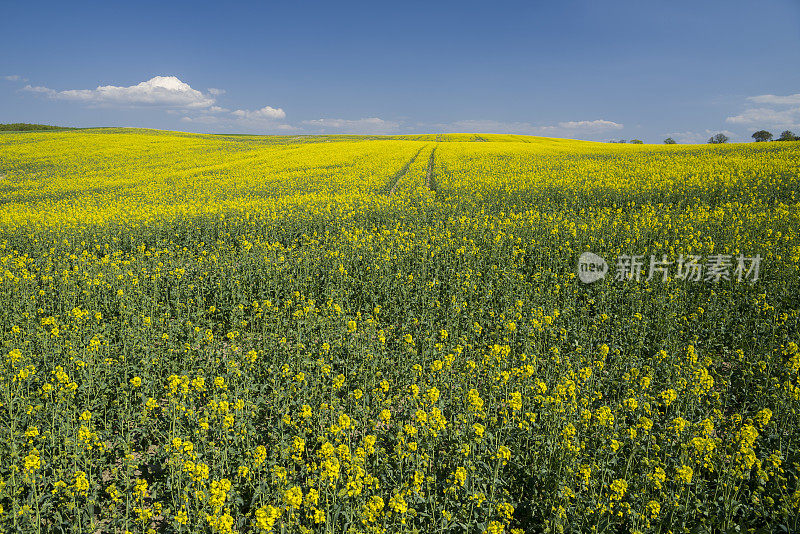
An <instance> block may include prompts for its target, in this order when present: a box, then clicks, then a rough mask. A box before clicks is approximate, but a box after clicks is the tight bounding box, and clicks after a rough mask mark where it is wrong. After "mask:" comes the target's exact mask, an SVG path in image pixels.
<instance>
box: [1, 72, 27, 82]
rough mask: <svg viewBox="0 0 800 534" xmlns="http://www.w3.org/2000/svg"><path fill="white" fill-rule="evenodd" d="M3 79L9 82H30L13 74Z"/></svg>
mask: <svg viewBox="0 0 800 534" xmlns="http://www.w3.org/2000/svg"><path fill="white" fill-rule="evenodd" d="M3 79H4V80H7V81H9V82H27V81H28V78H23V77H22V76H20V75H19V74H11V75H9V76H3Z"/></svg>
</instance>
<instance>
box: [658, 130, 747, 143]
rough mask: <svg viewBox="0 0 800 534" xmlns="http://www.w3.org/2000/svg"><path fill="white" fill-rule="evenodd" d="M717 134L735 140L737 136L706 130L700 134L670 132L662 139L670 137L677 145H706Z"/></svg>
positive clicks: (729, 132)
mask: <svg viewBox="0 0 800 534" xmlns="http://www.w3.org/2000/svg"><path fill="white" fill-rule="evenodd" d="M718 133H721V134H725V135H727V136H728V137H730V138H732V139H733V138H736V137H738V135H737V134H736V133H735V132H732V131H730V130H710V129H706V130H704V131H702V132H693V131H685V132H670V133H666V134H664V137H665V138H666V137H672V138H673V139H674V140H675V141H677V142H678V143H685V144H693V143H707V142H708V138H709V137H711V136H713V135H716V134H718Z"/></svg>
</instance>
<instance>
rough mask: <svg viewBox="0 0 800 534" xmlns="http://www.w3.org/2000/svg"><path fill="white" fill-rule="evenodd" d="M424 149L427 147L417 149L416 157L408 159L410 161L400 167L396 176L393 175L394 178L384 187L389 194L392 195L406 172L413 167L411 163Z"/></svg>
mask: <svg viewBox="0 0 800 534" xmlns="http://www.w3.org/2000/svg"><path fill="white" fill-rule="evenodd" d="M424 149H425V147H424V146H423V147H421V148H420V149H419V150H417V153H416V154H414V157H412V158H411V159H410V160H408V162H407V163H406V164H405V165H403V166H402V167H400V170H399V171H397V172H396V173H395V174H394V176H392V179H391V180H389V183H388V184H386V187H384V192H385V193H386V195H387V196H392V193H394V190H395V189H397V184H399V183H400V179H401V178H402V177H403V176H405V174H406V173H407V172H408V169H409V168H411V165H412V164H413V163H414V161H415V160H416V159H417V156H419V155H420V153H421V152H422V151H423V150H424Z"/></svg>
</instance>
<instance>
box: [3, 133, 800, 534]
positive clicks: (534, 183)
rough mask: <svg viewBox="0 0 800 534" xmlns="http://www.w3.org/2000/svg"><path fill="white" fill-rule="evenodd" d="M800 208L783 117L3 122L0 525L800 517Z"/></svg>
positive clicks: (700, 528) (687, 523) (363, 524)
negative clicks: (107, 124)
mask: <svg viewBox="0 0 800 534" xmlns="http://www.w3.org/2000/svg"><path fill="white" fill-rule="evenodd" d="M798 229H800V143H791V142H787V143H758V144H756V143H752V144H747V145H727V146H726V145H721V146H685V145H684V146H681V145H676V146H648V145H617V144H598V143H588V142H580V141H567V140H556V139H545V138H533V137H517V136H491V135H483V136H475V135H438V136H437V135H429V136H408V137H391V138H390V137H386V138H380V137H371V138H366V137H334V136H331V137H291V136H287V137H248V136H210V135H192V134H180V133H169V132H157V131H148V130H113V129H97V130H75V131H67V132H40V133H4V134H0V339H1V340H2V348H1V349H0V531H4V532H86V533H95V532H119V533H123V532H132V533H153V532H155V533H162V532H186V533H188V532H215V533H230V532H241V533H244V532H276V533H277V532H283V533H289V532H328V533H339V532H364V533H373V532H390V533H393V532H420V533H434V532H442V533H443V532H489V533H493V534H498V533H502V532H506V533H515V534H516V533H522V532H554V533H562V532H607V533H611V532H613V533H617V532H643V533H644V532H663V533H666V532H675V533H677V532H709V533H711V532H739V531H742V532H743V531H747V530H748V529H753V530H752V531H754V532H786V531H792V532H796V531H797V530H798V529H800V521H798V519H797V518H798V517H800V484H798V477H800V377H799V375H798V372H800V351H799V350H798V342H800V332H798V311H800V282H799V275H800V272H799V266H800V235H799V234H798V232H799V231H800V230H798ZM584 251H592V252H594V253H596V254H599V255H600V256H602V257H604V258H606V260H608V262H609V264H611V266H612V268H613V260H614V258H615V257H617V256H620V255H643V256H644V257H645V259H646V262H647V261H649V256H650V255H651V254H652V255H656V256H657V257H659V258H662V257H663V256H666V257H667V258H671V259H672V260H673V261H674V260H675V259H676V258H678V257H679V256H681V255H684V256H687V257H688V256H689V255H698V256H701V257H703V258H708V257H709V256H711V255H714V254H728V255H731V256H732V257H733V258H734V264H735V257H736V256H737V255H739V254H742V255H745V256H748V257H752V256H755V255H756V254H759V255H760V257H761V258H762V261H761V268H760V273H759V277H758V279H757V280H755V281H752V280H742V281H739V280H737V279H736V277H734V276H732V277H731V280H721V281H719V282H714V281H704V280H702V279H701V280H699V281H691V280H681V279H676V278H675V277H671V279H670V280H667V281H663V280H662V279H661V278H660V276H659V277H656V278H654V279H652V280H649V281H648V280H646V277H644V276H643V277H642V278H641V279H640V280H638V281H637V280H635V279H627V280H619V281H617V280H614V278H613V277H612V276H609V277H607V278H606V279H603V280H601V281H599V282H596V283H594V284H591V285H586V284H583V283H581V282H580V281H579V280H578V278H577V276H576V275H577V259H578V256H579V255H580V254H581V253H582V252H584Z"/></svg>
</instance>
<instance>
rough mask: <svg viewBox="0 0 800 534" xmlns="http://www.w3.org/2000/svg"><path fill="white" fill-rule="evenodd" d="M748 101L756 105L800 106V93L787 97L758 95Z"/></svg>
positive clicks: (748, 98) (750, 97)
mask: <svg viewBox="0 0 800 534" xmlns="http://www.w3.org/2000/svg"><path fill="white" fill-rule="evenodd" d="M747 100H749V101H751V102H755V103H756V104H773V105H784V104H785V105H790V106H792V105H800V93H795V94H793V95H787V96H777V95H758V96H749V97H747Z"/></svg>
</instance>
